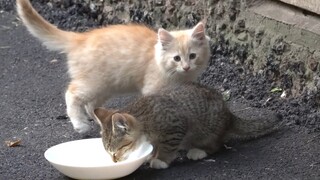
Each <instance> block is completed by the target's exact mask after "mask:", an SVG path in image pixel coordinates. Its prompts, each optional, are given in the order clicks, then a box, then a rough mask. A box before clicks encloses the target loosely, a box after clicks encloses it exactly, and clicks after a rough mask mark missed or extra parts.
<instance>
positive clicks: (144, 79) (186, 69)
mask: <svg viewBox="0 0 320 180" xmlns="http://www.w3.org/2000/svg"><path fill="white" fill-rule="evenodd" d="M17 11H18V14H19V16H20V18H21V19H22V21H23V23H24V24H25V26H26V27H27V29H28V30H29V31H30V33H31V34H32V35H33V36H35V37H37V38H38V39H40V40H41V41H42V42H43V43H44V44H45V45H46V47H47V48H48V49H51V50H57V51H60V52H64V53H66V54H67V57H68V69H69V75H70V76H71V82H70V84H69V87H68V90H67V92H66V97H65V98H66V105H67V113H68V116H69V117H70V120H71V122H72V124H73V127H74V129H75V130H76V131H77V132H79V133H84V132H87V131H88V130H90V125H89V121H88V118H90V117H93V110H94V109H95V108H96V107H99V106H101V105H102V104H103V103H104V102H105V101H106V100H107V99H108V98H110V97H112V96H114V95H117V94H120V93H127V92H141V93H142V94H151V93H155V92H157V91H158V90H160V89H161V88H163V87H165V86H167V85H168V84H170V83H174V84H177V83H180V82H185V81H195V80H196V79H197V77H198V75H199V74H200V73H201V72H202V71H203V70H204V68H205V67H206V66H207V63H208V60H209V57H210V50H209V41H208V37H206V35H205V27H204V24H203V23H201V22H200V23H198V24H197V25H196V26H195V27H194V28H193V29H189V30H180V31H174V32H168V31H166V30H164V29H159V30H158V33H156V32H154V31H153V30H151V29H149V28H147V27H145V26H141V25H112V26H111V25H110V26H108V27H106V28H101V29H95V30H92V31H89V32H85V33H76V32H68V31H62V30H60V29H58V28H56V27H55V26H53V25H52V24H50V23H48V22H47V21H46V20H44V19H43V18H42V17H41V16H40V15H39V14H38V13H37V12H36V11H35V10H34V9H33V7H32V5H31V4H30V2H29V0H17Z"/></svg>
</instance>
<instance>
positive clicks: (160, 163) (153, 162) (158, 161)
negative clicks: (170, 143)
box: [150, 159, 169, 169]
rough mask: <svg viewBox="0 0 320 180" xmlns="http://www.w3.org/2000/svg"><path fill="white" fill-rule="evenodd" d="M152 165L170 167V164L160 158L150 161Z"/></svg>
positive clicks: (152, 166)
mask: <svg viewBox="0 0 320 180" xmlns="http://www.w3.org/2000/svg"><path fill="white" fill-rule="evenodd" d="M150 167H151V168H155V169H166V168H168V167H169V165H168V164H167V163H165V162H163V161H161V160H160V159H152V160H151V161H150Z"/></svg>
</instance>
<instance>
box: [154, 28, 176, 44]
mask: <svg viewBox="0 0 320 180" xmlns="http://www.w3.org/2000/svg"><path fill="white" fill-rule="evenodd" d="M173 39H174V37H173V36H172V35H171V34H170V32H168V31H167V30H165V29H163V28H160V29H159V30H158V41H159V42H160V43H161V45H162V46H166V45H168V44H170V43H171V42H172V40H173Z"/></svg>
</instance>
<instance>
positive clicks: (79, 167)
mask: <svg viewBox="0 0 320 180" xmlns="http://www.w3.org/2000/svg"><path fill="white" fill-rule="evenodd" d="M152 150H153V147H152V145H151V144H149V143H144V144H142V145H141V146H140V147H139V148H137V150H135V151H134V152H133V153H131V154H130V156H129V158H128V159H127V160H125V161H121V162H117V163H114V162H113V161H112V159H111V156H110V155H109V154H108V153H107V152H106V151H105V149H104V147H103V144H102V140H101V138H94V139H83V140H76V141H70V142H65V143H61V144H58V145H55V146H53V147H51V148H49V149H48V150H46V152H45V153H44V156H45V158H46V159H47V160H48V161H49V162H50V163H51V164H52V165H53V166H54V167H55V168H56V169H57V170H58V171H60V172H61V173H63V174H64V175H66V176H69V177H71V178H74V179H114V178H120V177H123V176H126V175H129V174H131V173H132V172H133V171H135V170H136V169H138V168H139V167H140V166H141V165H142V164H143V163H144V162H145V161H146V159H147V157H148V155H149V154H151V152H152Z"/></svg>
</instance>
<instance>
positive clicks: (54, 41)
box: [17, 0, 76, 51]
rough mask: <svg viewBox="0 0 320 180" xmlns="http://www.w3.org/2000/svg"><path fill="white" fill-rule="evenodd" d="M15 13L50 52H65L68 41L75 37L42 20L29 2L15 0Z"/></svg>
mask: <svg viewBox="0 0 320 180" xmlns="http://www.w3.org/2000/svg"><path fill="white" fill-rule="evenodd" d="M17 11H18V15H19V17H20V18H21V20H22V21H23V23H24V24H25V26H26V27H27V29H28V31H30V33H31V34H32V35H33V36H35V37H36V38H38V39H40V40H41V41H42V42H43V43H44V44H45V45H46V46H47V48H48V49H50V50H57V51H65V50H66V49H67V48H68V46H69V42H70V41H69V40H71V39H72V38H74V36H75V35H76V33H74V32H67V31H62V30H60V29H58V28H57V27H55V26H54V25H52V24H50V23H49V22H47V21H46V20H44V19H43V18H42V17H41V16H40V15H39V14H38V13H37V11H35V9H34V8H33V7H32V5H31V3H30V1H29V0H17Z"/></svg>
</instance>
